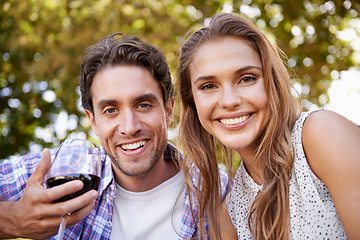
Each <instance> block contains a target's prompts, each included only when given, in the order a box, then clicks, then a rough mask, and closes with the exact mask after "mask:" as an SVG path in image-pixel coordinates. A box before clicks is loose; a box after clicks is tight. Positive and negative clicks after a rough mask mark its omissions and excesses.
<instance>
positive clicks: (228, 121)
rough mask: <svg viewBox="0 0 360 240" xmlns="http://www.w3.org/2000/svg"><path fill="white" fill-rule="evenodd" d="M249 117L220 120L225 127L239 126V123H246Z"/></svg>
mask: <svg viewBox="0 0 360 240" xmlns="http://www.w3.org/2000/svg"><path fill="white" fill-rule="evenodd" d="M249 117H250V114H249V115H245V116H242V117H238V118H223V119H220V122H221V123H222V124H225V125H234V124H239V123H242V122H245V121H246V120H247V119H248V118H249Z"/></svg>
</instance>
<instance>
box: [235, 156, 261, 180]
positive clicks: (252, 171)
mask: <svg viewBox="0 0 360 240" xmlns="http://www.w3.org/2000/svg"><path fill="white" fill-rule="evenodd" d="M238 153H239V155H240V157H241V159H242V161H243V162H244V167H245V169H246V171H247V172H248V174H249V175H250V177H251V178H252V179H253V180H254V181H255V182H256V183H257V184H259V185H262V183H263V180H262V174H261V171H260V169H259V168H256V164H255V162H256V160H255V151H241V152H239V151H238Z"/></svg>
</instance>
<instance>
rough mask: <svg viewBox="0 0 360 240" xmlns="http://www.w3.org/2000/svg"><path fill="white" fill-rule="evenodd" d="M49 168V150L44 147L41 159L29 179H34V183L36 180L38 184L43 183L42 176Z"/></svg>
mask: <svg viewBox="0 0 360 240" xmlns="http://www.w3.org/2000/svg"><path fill="white" fill-rule="evenodd" d="M50 168H51V154H50V150H49V149H47V148H45V149H44V150H43V151H42V156H41V161H40V163H39V164H38V165H37V167H36V169H35V171H34V173H33V174H32V175H31V177H30V178H29V181H34V183H35V182H36V183H38V184H40V185H43V182H44V178H45V176H46V174H47V173H48V171H49V169H50Z"/></svg>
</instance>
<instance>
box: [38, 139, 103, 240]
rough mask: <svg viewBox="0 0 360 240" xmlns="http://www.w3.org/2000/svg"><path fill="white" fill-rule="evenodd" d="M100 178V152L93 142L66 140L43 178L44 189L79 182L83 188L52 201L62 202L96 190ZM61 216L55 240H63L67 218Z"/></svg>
mask: <svg viewBox="0 0 360 240" xmlns="http://www.w3.org/2000/svg"><path fill="white" fill-rule="evenodd" d="M100 177H101V152H100V148H99V147H98V146H97V145H96V144H95V143H93V142H91V141H88V140H84V139H72V138H69V139H66V140H65V141H64V142H62V143H61V145H60V147H59V149H58V151H57V153H56V155H55V158H54V159H53V161H52V164H51V168H50V170H49V172H48V173H47V175H46V177H45V179H46V180H45V186H46V188H52V187H55V186H58V185H60V184H64V183H66V182H69V181H73V180H81V181H82V182H83V183H84V187H83V188H82V189H81V190H79V191H77V192H75V193H72V194H69V195H66V196H64V197H61V198H59V199H57V200H55V201H54V203H58V202H64V201H67V200H70V199H72V198H75V197H77V196H80V195H81V194H83V193H85V192H87V191H90V190H91V189H94V190H98V188H99V185H100ZM69 215H70V213H68V214H66V215H63V216H61V223H60V226H59V232H58V236H57V240H60V239H63V235H64V231H65V226H66V222H67V218H68V216H69Z"/></svg>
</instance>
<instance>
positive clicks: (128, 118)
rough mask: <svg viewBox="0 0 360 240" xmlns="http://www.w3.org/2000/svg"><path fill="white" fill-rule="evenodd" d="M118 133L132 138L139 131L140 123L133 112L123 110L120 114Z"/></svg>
mask: <svg viewBox="0 0 360 240" xmlns="http://www.w3.org/2000/svg"><path fill="white" fill-rule="evenodd" d="M121 115H122V116H121V118H120V123H119V125H118V131H119V132H120V134H122V135H129V136H133V135H135V134H136V133H137V132H138V131H140V129H141V122H140V121H139V118H138V116H137V114H136V112H135V111H134V110H130V109H129V110H125V111H123V112H122V113H121Z"/></svg>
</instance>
